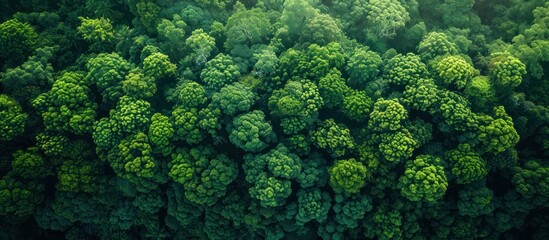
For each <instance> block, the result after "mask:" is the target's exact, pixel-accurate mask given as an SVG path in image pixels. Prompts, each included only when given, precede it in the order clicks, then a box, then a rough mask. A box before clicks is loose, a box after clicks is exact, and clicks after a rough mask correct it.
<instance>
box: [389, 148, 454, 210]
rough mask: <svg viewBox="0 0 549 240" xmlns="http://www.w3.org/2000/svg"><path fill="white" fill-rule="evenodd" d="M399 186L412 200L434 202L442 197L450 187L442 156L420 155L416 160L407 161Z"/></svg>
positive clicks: (403, 194) (402, 192) (403, 193)
mask: <svg viewBox="0 0 549 240" xmlns="http://www.w3.org/2000/svg"><path fill="white" fill-rule="evenodd" d="M398 187H399V188H400V190H401V191H400V192H401V194H402V196H404V197H406V198H407V199H409V200H410V201H420V200H426V201H428V202H434V201H437V200H438V199H440V198H441V197H442V196H444V193H445V192H446V188H447V187H448V181H447V179H446V175H445V173H444V168H443V166H442V162H441V160H440V158H438V157H435V156H432V155H419V156H417V157H416V158H415V159H414V160H410V161H408V162H406V169H405V170H404V175H403V176H402V177H400V180H399V183H398Z"/></svg>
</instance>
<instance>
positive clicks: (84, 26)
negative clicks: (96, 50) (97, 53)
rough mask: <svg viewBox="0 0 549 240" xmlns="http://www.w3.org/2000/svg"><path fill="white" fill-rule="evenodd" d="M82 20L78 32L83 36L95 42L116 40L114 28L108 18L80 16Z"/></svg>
mask: <svg viewBox="0 0 549 240" xmlns="http://www.w3.org/2000/svg"><path fill="white" fill-rule="evenodd" d="M79 19H80V21H81V22H82V23H81V24H80V26H78V33H80V35H82V38H84V39H85V40H88V41H90V42H93V43H101V42H106V43H109V42H112V41H114V39H115V37H114V29H113V26H112V24H111V21H110V19H108V18H99V19H93V18H92V19H90V18H84V17H79Z"/></svg>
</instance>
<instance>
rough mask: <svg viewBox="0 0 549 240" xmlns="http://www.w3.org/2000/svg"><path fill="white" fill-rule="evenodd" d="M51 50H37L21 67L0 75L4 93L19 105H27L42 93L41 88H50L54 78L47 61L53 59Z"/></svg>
mask: <svg viewBox="0 0 549 240" xmlns="http://www.w3.org/2000/svg"><path fill="white" fill-rule="evenodd" d="M53 50H54V49H53V47H44V48H38V49H36V51H35V55H34V56H32V57H29V59H28V60H27V61H26V62H24V63H23V64H22V65H21V66H18V67H16V68H11V69H8V70H6V72H4V73H3V74H0V82H1V83H2V86H3V87H4V88H5V90H6V92H10V95H11V96H12V97H13V98H15V99H17V100H18V101H19V102H20V103H21V104H23V105H28V104H29V103H30V102H31V101H32V100H33V99H34V98H36V97H37V95H38V94H40V93H42V92H43V90H42V88H43V87H46V86H51V84H53V82H54V77H53V67H52V65H51V64H50V63H49V61H50V60H51V58H52V57H53Z"/></svg>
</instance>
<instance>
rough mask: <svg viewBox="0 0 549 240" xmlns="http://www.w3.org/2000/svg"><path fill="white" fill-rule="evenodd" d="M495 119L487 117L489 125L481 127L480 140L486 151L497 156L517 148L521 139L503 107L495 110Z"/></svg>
mask: <svg viewBox="0 0 549 240" xmlns="http://www.w3.org/2000/svg"><path fill="white" fill-rule="evenodd" d="M494 117H495V119H491V117H485V119H484V121H487V123H485V124H483V125H481V126H480V127H479V135H478V139H479V140H480V141H481V142H482V143H483V144H484V151H486V152H489V153H493V154H497V153H501V152H504V151H505V150H507V149H509V148H512V147H513V146H515V144H517V143H518V141H519V139H520V137H519V135H518V133H517V131H516V130H515V128H514V126H513V119H512V118H511V117H510V116H509V115H507V113H506V112H505V108H504V107H503V106H499V107H495V108H494Z"/></svg>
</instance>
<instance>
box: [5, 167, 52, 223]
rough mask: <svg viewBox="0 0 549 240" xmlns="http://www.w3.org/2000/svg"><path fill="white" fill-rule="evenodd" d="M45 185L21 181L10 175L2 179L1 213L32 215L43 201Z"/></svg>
mask: <svg viewBox="0 0 549 240" xmlns="http://www.w3.org/2000/svg"><path fill="white" fill-rule="evenodd" d="M43 191H44V185H43V184H40V183H39V182H28V183H25V182H20V181H17V180H15V179H13V178H11V177H9V176H5V177H3V178H2V179H0V215H3V216H4V215H15V216H27V215H31V214H32V213H33V212H34V211H35V209H36V207H37V206H38V205H39V204H40V203H41V202H42V201H43V196H42V192H43Z"/></svg>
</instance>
